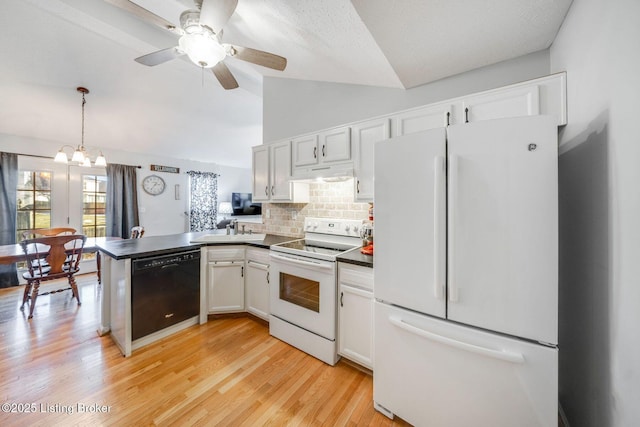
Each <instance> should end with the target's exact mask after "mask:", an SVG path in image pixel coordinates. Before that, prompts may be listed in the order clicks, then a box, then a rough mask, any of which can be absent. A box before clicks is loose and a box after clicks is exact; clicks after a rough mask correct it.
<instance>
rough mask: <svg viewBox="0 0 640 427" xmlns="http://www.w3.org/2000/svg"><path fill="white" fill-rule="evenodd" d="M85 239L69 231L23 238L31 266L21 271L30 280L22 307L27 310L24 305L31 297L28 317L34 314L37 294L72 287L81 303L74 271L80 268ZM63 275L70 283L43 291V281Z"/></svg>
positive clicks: (52, 292)
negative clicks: (54, 234) (41, 285)
mask: <svg viewBox="0 0 640 427" xmlns="http://www.w3.org/2000/svg"><path fill="white" fill-rule="evenodd" d="M86 241H87V236H85V235H82V234H70V235H62V236H49V237H38V238H35V239H25V240H23V241H22V242H20V246H22V250H23V251H24V254H25V257H26V258H27V266H28V267H29V270H28V271H27V272H25V273H24V274H23V275H22V277H24V279H25V280H26V281H27V284H26V285H25V288H24V295H23V297H22V305H21V306H20V310H24V305H25V304H26V303H27V301H29V319H31V318H32V317H33V309H34V307H35V305H36V300H37V299H38V295H49V294H54V293H57V292H63V291H68V290H71V292H72V294H73V298H75V299H76V300H77V301H78V305H80V304H81V302H80V294H79V293H78V286H77V285H76V281H75V278H74V275H75V274H76V273H77V272H78V271H80V267H79V265H80V259H81V258H82V250H83V248H84V244H85V242H86ZM61 278H67V280H68V282H69V286H70V287H68V288H63V289H57V290H53V291H49V292H45V293H42V294H40V292H39V291H40V283H42V282H46V281H49V280H55V279H61Z"/></svg>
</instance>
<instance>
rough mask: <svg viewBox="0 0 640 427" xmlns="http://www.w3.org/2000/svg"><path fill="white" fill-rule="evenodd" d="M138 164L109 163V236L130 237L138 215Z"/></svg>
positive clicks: (138, 220)
mask: <svg viewBox="0 0 640 427" xmlns="http://www.w3.org/2000/svg"><path fill="white" fill-rule="evenodd" d="M136 169H138V168H137V166H127V165H118V164H113V163H109V164H108V165H107V207H106V209H107V212H106V214H107V218H106V220H107V236H109V237H122V238H125V239H127V238H129V237H130V235H131V227H134V226H136V225H140V224H139V222H140V219H139V217H138V181H137V178H136V176H137V174H136Z"/></svg>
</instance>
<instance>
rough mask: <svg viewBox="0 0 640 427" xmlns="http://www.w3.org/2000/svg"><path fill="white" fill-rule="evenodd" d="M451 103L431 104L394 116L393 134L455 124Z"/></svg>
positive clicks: (398, 134) (397, 134)
mask: <svg viewBox="0 0 640 427" xmlns="http://www.w3.org/2000/svg"><path fill="white" fill-rule="evenodd" d="M452 115H453V105H452V104H451V103H439V104H431V105H427V106H425V107H420V108H416V109H413V110H409V111H404V112H402V113H399V114H396V115H394V116H392V120H393V129H394V130H393V135H394V136H402V135H409V134H411V133H416V132H422V131H425V130H429V129H435V128H441V127H445V126H447V125H449V124H453V123H452V122H451V121H452V118H453V116H452Z"/></svg>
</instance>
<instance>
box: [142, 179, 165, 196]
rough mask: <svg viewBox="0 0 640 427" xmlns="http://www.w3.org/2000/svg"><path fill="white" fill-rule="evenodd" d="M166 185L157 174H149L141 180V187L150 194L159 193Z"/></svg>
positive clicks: (155, 194)
mask: <svg viewBox="0 0 640 427" xmlns="http://www.w3.org/2000/svg"><path fill="white" fill-rule="evenodd" d="M166 186H167V185H166V184H165V182H164V179H162V178H160V177H159V176H158V175H149V176H147V177H145V178H144V179H143V180H142V189H143V190H144V191H145V192H146V193H147V194H150V195H152V196H157V195H158V194H161V193H162V192H163V191H164V189H165V187H166Z"/></svg>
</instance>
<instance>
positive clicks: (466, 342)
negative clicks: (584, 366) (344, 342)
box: [373, 302, 558, 427]
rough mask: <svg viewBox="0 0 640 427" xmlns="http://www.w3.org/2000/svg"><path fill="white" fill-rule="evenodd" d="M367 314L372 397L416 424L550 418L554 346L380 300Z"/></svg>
mask: <svg viewBox="0 0 640 427" xmlns="http://www.w3.org/2000/svg"><path fill="white" fill-rule="evenodd" d="M374 317H375V326H374V331H375V350H374V361H375V365H374V377H373V397H374V401H375V402H376V404H377V405H380V406H382V407H383V408H386V409H387V410H389V411H390V412H392V413H394V414H395V415H397V416H399V417H401V418H403V419H404V420H406V421H408V422H410V423H412V424H414V425H416V426H421V425H428V426H430V427H438V426H443V427H455V426H461V427H462V426H464V427H467V426H471V425H475V426H493V427H500V426H515V425H517V426H522V427H524V426H531V427H533V426H551V425H555V424H557V413H558V406H557V396H558V380H557V378H558V350H557V349H556V348H552V347H545V346H542V345H538V344H533V343H530V342H526V341H521V340H517V339H512V338H507V337H504V336H501V335H496V334H492V333H489V332H485V331H481V330H477V329H475V328H471V327H466V326H461V325H458V324H454V323H451V322H448V321H445V320H440V319H435V318H432V317H429V316H425V315H421V314H417V313H415V312H411V311H408V310H404V309H402V308H398V307H393V306H389V305H387V304H383V303H380V302H376V303H375V314H374ZM554 423H555V424H554Z"/></svg>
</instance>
